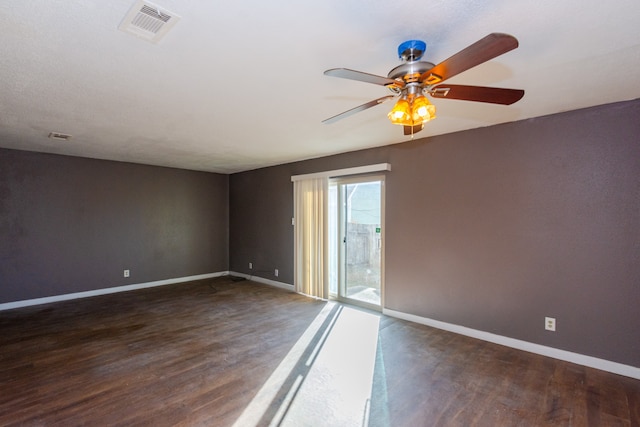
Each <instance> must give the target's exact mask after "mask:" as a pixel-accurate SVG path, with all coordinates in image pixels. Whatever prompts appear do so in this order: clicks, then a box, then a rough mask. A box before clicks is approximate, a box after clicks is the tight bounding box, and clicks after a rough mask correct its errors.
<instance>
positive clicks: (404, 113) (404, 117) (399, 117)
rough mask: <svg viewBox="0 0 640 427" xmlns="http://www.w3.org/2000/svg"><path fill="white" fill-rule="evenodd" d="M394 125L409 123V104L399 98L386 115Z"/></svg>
mask: <svg viewBox="0 0 640 427" xmlns="http://www.w3.org/2000/svg"><path fill="white" fill-rule="evenodd" d="M387 117H389V120H391V123H393V124H394V125H409V123H411V105H410V104H409V101H407V100H406V99H404V98H400V99H399V100H398V102H396V105H394V106H393V108H392V109H391V111H389V114H388V115H387Z"/></svg>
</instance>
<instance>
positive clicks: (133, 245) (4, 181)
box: [0, 149, 229, 303]
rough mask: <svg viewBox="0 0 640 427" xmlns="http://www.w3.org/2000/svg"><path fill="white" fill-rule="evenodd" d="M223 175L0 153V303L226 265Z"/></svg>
mask: <svg viewBox="0 0 640 427" xmlns="http://www.w3.org/2000/svg"><path fill="white" fill-rule="evenodd" d="M228 179H229V178H228V176H227V175H219V174H211V173H203V172H193V171H186V170H180V169H170V168H162V167H154V166H144V165H136V164H130V163H121V162H110V161H103V160H93V159H83V158H77V157H66V156H58V155H52V154H41V153H31V152H26V151H17V150H6V149H0V239H1V240H0V303H2V302H10V301H20V300H25V299H32V298H39V297H46V296H52V295H60V294H67V293H73V292H81V291H88V290H95V289H103V288H109V287H114V286H121V285H126V284H132V283H145V282H150V281H155V280H162V279H170V278H178V277H185V276H191V275H197V274H205V273H212V272H219V271H225V270H227V268H228V258H229V256H228V247H229V245H228ZM124 269H130V270H131V277H129V278H124V277H123V270H124Z"/></svg>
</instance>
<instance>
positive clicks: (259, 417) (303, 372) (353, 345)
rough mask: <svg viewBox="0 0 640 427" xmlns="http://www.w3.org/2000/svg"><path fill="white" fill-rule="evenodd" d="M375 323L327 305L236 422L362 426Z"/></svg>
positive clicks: (359, 313) (354, 312)
mask: <svg viewBox="0 0 640 427" xmlns="http://www.w3.org/2000/svg"><path fill="white" fill-rule="evenodd" d="M379 323H380V317H379V315H377V314H374V313H370V312H366V311H362V310H359V309H355V308H351V307H346V306H342V305H339V304H335V303H333V302H329V303H327V305H326V306H325V307H324V309H323V310H322V311H321V312H320V314H318V316H317V317H316V318H315V319H314V321H313V322H312V323H311V325H310V326H309V327H308V328H307V330H306V331H305V333H304V334H303V335H302V337H300V339H299V340H298V341H297V342H296V344H295V345H294V346H293V348H292V349H291V350H290V351H289V353H288V354H287V356H286V357H285V358H284V359H283V360H282V362H281V363H280V364H279V365H278V367H277V368H276V370H275V371H274V372H273V373H272V374H271V376H270V377H269V379H268V380H267V381H266V382H265V384H264V385H263V386H262V388H261V389H260V390H259V391H258V393H257V394H256V396H255V397H254V398H253V400H252V401H251V403H250V404H249V405H248V406H247V407H246V408H245V410H244V411H243V413H242V414H241V416H240V417H239V418H238V419H237V420H236V422H235V424H234V426H237V427H240V426H242V427H246V426H255V425H282V426H289V425H290V426H300V425H314V424H317V423H318V422H322V424H324V425H363V424H364V425H366V420H367V417H368V409H369V403H370V399H371V392H372V383H373V376H374V368H375V361H376V348H377V342H378V327H379Z"/></svg>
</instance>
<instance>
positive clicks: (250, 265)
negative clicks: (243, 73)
mask: <svg viewBox="0 0 640 427" xmlns="http://www.w3.org/2000/svg"><path fill="white" fill-rule="evenodd" d="M249 270H253V263H252V262H250V263H249Z"/></svg>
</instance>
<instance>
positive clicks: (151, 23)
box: [118, 0, 180, 43]
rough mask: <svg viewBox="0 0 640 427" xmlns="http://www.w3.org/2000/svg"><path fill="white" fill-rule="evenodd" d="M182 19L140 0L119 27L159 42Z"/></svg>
mask: <svg viewBox="0 0 640 427" xmlns="http://www.w3.org/2000/svg"><path fill="white" fill-rule="evenodd" d="M179 19H180V17H179V16H177V15H176V14H174V13H172V12H169V11H167V10H165V9H162V8H160V7H159V6H156V5H155V4H153V3H149V2H147V1H143V0H138V1H137V2H136V3H135V4H134V5H133V7H132V8H131V9H129V12H128V13H127V15H126V16H125V17H124V19H123V20H122V23H121V24H120V26H119V27H118V29H120V30H122V31H124V32H127V33H131V34H133V35H135V36H138V37H141V38H143V39H145V40H149V41H150V42H153V43H157V42H158V40H160V39H161V38H162V37H163V36H164V35H165V34H166V33H167V32H168V31H169V30H170V29H171V28H172V27H173V26H174V25H175V24H176V23H177V22H178V20H179Z"/></svg>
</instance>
